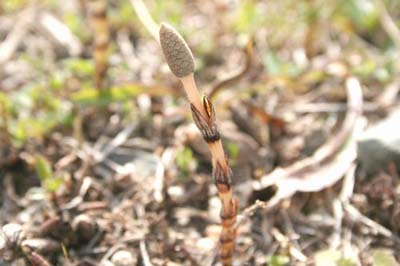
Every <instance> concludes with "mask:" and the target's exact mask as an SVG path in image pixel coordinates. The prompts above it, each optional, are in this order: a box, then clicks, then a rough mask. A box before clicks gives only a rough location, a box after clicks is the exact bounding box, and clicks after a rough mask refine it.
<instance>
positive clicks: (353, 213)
mask: <svg viewBox="0 0 400 266" xmlns="http://www.w3.org/2000/svg"><path fill="white" fill-rule="evenodd" d="M343 206H344V210H345V211H346V212H347V213H348V214H349V216H350V218H351V219H352V220H353V221H359V222H361V223H363V224H364V225H366V226H368V227H370V228H372V229H374V230H375V231H376V232H377V233H378V234H381V235H383V236H385V237H387V238H390V239H392V240H393V241H394V242H396V243H397V244H400V238H399V237H397V236H396V235H394V234H393V233H392V232H391V231H390V230H389V229H387V228H386V227H384V226H382V225H380V224H378V223H377V222H375V221H373V220H371V219H370V218H368V217H366V216H365V215H363V214H362V213H360V212H359V211H358V210H357V209H356V208H355V207H354V206H353V205H351V204H350V203H345V204H344V205H343Z"/></svg>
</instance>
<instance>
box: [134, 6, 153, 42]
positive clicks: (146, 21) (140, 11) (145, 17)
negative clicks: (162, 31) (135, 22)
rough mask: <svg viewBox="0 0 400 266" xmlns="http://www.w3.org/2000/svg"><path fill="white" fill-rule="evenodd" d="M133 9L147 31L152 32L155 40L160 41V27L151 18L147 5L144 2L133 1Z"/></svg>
mask: <svg viewBox="0 0 400 266" xmlns="http://www.w3.org/2000/svg"><path fill="white" fill-rule="evenodd" d="M131 4H132V6H133V9H134V10H135V12H136V15H137V16H138V18H139V20H140V21H141V22H142V23H143V25H144V26H145V27H146V29H147V30H148V31H149V32H150V34H151V35H152V36H153V38H154V39H156V40H158V25H157V24H156V23H155V22H154V19H153V18H152V17H151V15H150V13H149V11H148V9H147V7H146V5H145V4H144V3H143V1H142V0H131Z"/></svg>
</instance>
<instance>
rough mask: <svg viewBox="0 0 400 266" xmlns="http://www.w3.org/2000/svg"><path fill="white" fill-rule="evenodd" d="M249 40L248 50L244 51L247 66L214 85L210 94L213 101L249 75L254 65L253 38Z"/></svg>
mask: <svg viewBox="0 0 400 266" xmlns="http://www.w3.org/2000/svg"><path fill="white" fill-rule="evenodd" d="M248 38H249V39H248V41H247V45H246V48H245V49H244V53H245V55H246V63H245V65H244V66H243V67H241V68H240V69H239V70H236V71H235V72H233V73H232V74H230V75H229V76H228V77H226V78H224V79H223V80H220V81H218V82H217V83H216V84H215V85H213V87H212V88H211V90H210V92H209V94H208V95H209V97H210V98H211V99H213V98H214V96H215V95H216V94H217V92H218V91H220V90H221V89H223V88H226V87H228V86H230V85H232V84H234V83H236V82H237V81H239V80H240V79H241V78H243V77H244V76H245V75H246V74H247V72H249V70H250V68H251V66H252V64H253V38H252V37H251V36H249V37H248Z"/></svg>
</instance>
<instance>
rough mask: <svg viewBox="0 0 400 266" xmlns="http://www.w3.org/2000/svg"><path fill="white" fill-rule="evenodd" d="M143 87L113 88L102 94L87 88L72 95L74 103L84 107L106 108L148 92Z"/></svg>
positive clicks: (126, 86)
mask: <svg viewBox="0 0 400 266" xmlns="http://www.w3.org/2000/svg"><path fill="white" fill-rule="evenodd" d="M146 91H147V90H146V88H145V87H144V86H141V85H135V84H133V85H125V86H120V87H113V88H111V89H109V90H104V91H103V92H101V91H100V90H98V89H95V88H85V89H82V90H80V91H78V92H76V93H74V94H72V95H71V98H72V101H73V102H75V103H79V104H84V105H99V106H104V105H107V104H109V103H111V102H116V101H122V102H123V101H130V100H132V98H133V97H135V96H137V95H139V94H141V93H144V92H146Z"/></svg>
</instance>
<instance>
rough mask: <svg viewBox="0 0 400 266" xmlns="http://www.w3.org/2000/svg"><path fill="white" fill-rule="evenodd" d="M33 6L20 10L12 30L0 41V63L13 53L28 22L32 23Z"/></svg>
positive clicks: (34, 10) (8, 58) (23, 34)
mask: <svg viewBox="0 0 400 266" xmlns="http://www.w3.org/2000/svg"><path fill="white" fill-rule="evenodd" d="M35 12H36V9H35V7H30V8H28V9H27V10H25V11H23V12H21V14H20V16H19V18H18V20H17V22H16V23H15V26H14V28H13V29H12V31H11V32H10V33H9V34H8V35H7V38H6V39H5V40H4V41H3V42H2V43H0V51H1V52H0V65H2V64H4V63H6V62H7V61H8V60H10V58H11V57H12V56H13V55H14V53H15V51H16V50H17V48H18V46H19V44H20V42H21V41H22V39H23V37H24V36H25V34H26V32H27V31H28V28H29V24H30V23H32V21H33V19H34V16H35Z"/></svg>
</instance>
